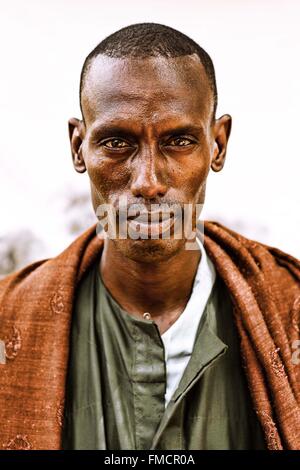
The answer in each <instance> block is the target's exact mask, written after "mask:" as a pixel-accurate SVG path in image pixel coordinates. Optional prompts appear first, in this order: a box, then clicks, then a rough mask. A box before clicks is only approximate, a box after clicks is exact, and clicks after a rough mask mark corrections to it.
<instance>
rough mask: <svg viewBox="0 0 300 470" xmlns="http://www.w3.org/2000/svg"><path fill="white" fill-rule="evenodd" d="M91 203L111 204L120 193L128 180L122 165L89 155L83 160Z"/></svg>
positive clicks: (126, 171)
mask: <svg viewBox="0 0 300 470" xmlns="http://www.w3.org/2000/svg"><path fill="white" fill-rule="evenodd" d="M85 164H86V169H87V173H88V176H89V179H90V185H91V191H92V198H93V201H95V202H96V203H98V204H99V203H103V202H113V200H115V199H116V198H117V197H118V194H119V193H122V190H123V188H124V187H126V184H127V182H128V179H129V173H128V170H127V168H126V167H125V165H124V163H123V164H122V162H120V161H112V160H111V159H109V160H108V159H107V158H101V157H100V156H95V155H93V154H90V155H88V156H87V158H86V159H85Z"/></svg>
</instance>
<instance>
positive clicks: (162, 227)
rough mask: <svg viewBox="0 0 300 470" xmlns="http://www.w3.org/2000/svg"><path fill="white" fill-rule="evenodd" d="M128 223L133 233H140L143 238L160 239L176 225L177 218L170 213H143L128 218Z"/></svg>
mask: <svg viewBox="0 0 300 470" xmlns="http://www.w3.org/2000/svg"><path fill="white" fill-rule="evenodd" d="M127 223H128V226H129V228H130V231H131V232H134V233H139V234H140V235H141V237H142V238H160V237H161V236H162V235H163V234H165V233H166V232H167V231H170V232H171V228H172V227H173V225H174V223H175V217H174V214H173V213H170V212H161V211H158V212H142V213H139V214H138V215H133V216H128V217H127Z"/></svg>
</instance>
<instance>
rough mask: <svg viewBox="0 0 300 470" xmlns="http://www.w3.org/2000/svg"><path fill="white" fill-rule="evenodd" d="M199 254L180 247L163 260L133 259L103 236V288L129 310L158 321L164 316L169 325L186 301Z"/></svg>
mask: <svg viewBox="0 0 300 470" xmlns="http://www.w3.org/2000/svg"><path fill="white" fill-rule="evenodd" d="M200 257H201V252H200V250H197V251H194V250H185V249H182V250H181V251H179V252H178V253H177V254H175V255H174V256H172V257H171V258H169V259H167V260H164V261H159V262H157V263H155V262H153V263H145V262H137V261H134V260H132V259H129V258H127V257H126V256H124V255H123V254H122V253H121V252H120V251H119V250H118V249H117V248H116V246H115V243H114V242H112V241H111V240H109V239H106V240H105V242H104V249H103V252H102V256H101V261H100V272H101V277H102V280H103V282H104V284H105V286H106V288H107V289H108V290H109V292H110V293H111V295H112V296H113V297H114V299H115V300H116V301H117V302H118V303H119V305H121V307H122V308H123V309H124V310H126V311H127V312H128V313H129V314H132V315H135V316H136V315H137V316H142V315H143V313H145V312H149V313H150V315H151V317H152V318H153V319H155V320H158V321H160V322H162V318H163V317H164V318H165V320H164V321H165V323H166V322H167V323H168V324H169V325H170V323H172V319H173V320H174V317H176V316H178V315H179V314H180V313H181V312H182V311H183V310H184V308H185V305H186V304H187V302H188V299H189V297H190V295H191V291H192V286H193V281H194V277H195V274H196V271H197V267H198V263H199V260H200ZM112 266H113V269H111V267H112ZM175 319H176V318H175ZM174 321H175V320H174Z"/></svg>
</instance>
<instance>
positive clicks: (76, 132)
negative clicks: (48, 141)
mask: <svg viewBox="0 0 300 470" xmlns="http://www.w3.org/2000/svg"><path fill="white" fill-rule="evenodd" d="M68 124H69V138H70V144H71V152H72V159H73V165H74V168H75V170H76V171H77V172H78V173H84V172H85V171H86V167H85V163H84V159H83V155H82V141H83V128H84V124H83V122H82V121H80V120H79V119H77V118H71V119H69V122H68Z"/></svg>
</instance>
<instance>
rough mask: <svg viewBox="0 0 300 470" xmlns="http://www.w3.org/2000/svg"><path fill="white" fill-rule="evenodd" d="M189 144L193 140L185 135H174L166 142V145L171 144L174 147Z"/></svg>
mask: <svg viewBox="0 0 300 470" xmlns="http://www.w3.org/2000/svg"><path fill="white" fill-rule="evenodd" d="M190 144H193V142H192V141H191V140H190V139H187V138H185V137H175V139H172V140H169V142H168V143H167V145H172V146H175V147H186V146H187V145H190Z"/></svg>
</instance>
